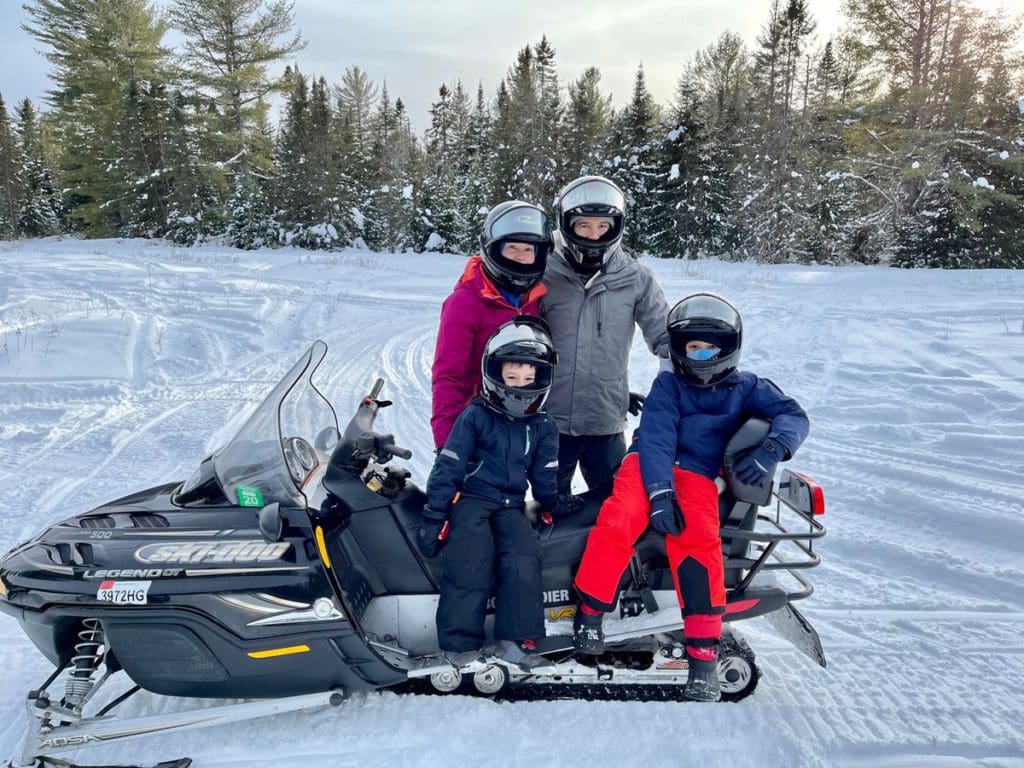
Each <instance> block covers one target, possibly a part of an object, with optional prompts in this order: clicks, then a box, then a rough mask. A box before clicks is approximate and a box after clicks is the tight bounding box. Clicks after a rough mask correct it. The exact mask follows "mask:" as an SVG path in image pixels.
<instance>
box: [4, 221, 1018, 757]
mask: <svg viewBox="0 0 1024 768" xmlns="http://www.w3.org/2000/svg"><path fill="white" fill-rule="evenodd" d="M643 263H645V264H646V265H647V266H649V267H650V268H651V269H652V270H653V271H654V274H655V276H656V277H657V278H658V280H659V282H660V283H661V285H662V286H663V287H664V289H665V292H666V294H667V296H668V298H669V300H670V301H672V302H674V301H676V300H678V299H680V298H682V297H683V296H685V295H686V294H688V293H690V292H694V291H700V290H714V291H718V292H721V293H722V294H724V295H725V296H727V297H728V298H729V299H731V300H732V301H733V302H735V303H736V304H737V305H738V306H739V307H740V309H741V311H742V312H743V315H744V323H745V327H746V337H745V352H744V365H745V367H748V368H749V369H751V370H754V371H756V372H759V373H762V374H764V375H767V376H770V377H771V378H772V379H773V380H774V381H775V382H776V383H777V384H778V385H779V386H781V387H782V388H783V389H785V390H786V391H787V392H789V393H791V394H793V395H794V396H796V397H797V398H798V399H799V400H800V401H801V402H802V403H803V404H804V406H805V407H806V408H807V410H808V412H809V414H810V416H811V420H812V429H811V435H810V438H809V439H808V441H807V443H806V444H805V446H804V447H803V448H802V450H801V451H800V452H799V453H798V455H797V456H796V458H795V460H794V461H793V462H792V466H793V467H794V468H796V469H799V470H801V471H805V472H807V473H808V474H810V475H811V476H812V477H814V478H815V479H816V480H817V481H818V482H820V483H821V484H822V485H823V487H824V489H825V493H826V499H827V502H828V513H827V515H826V516H825V518H824V522H825V524H826V525H827V526H828V527H829V534H828V536H827V537H826V538H825V539H824V540H822V541H821V542H820V543H819V544H817V545H816V546H815V551H816V552H818V553H820V555H821V557H822V561H823V564H822V565H821V566H820V567H819V568H817V569H814V570H812V571H809V572H807V576H808V577H809V578H810V579H811V581H812V582H813V583H814V585H815V588H816V589H815V592H814V594H813V595H812V596H811V597H810V598H809V599H807V600H805V601H803V602H802V603H801V605H800V608H801V610H802V611H803V612H804V613H805V614H806V615H807V617H808V619H809V620H810V622H811V623H812V624H813V625H814V626H815V627H816V629H817V630H818V631H819V633H820V634H821V637H822V643H823V645H824V648H825V652H826V655H827V656H828V659H829V666H828V668H827V669H820V668H819V667H817V666H815V665H814V664H813V663H812V662H810V661H809V660H808V659H807V658H806V657H804V656H803V655H801V654H800V653H799V652H798V651H796V650H795V649H794V648H793V647H792V646H790V645H788V644H787V643H786V642H785V641H783V640H781V639H780V638H778V637H777V636H776V635H775V634H774V632H773V630H771V629H770V628H769V627H768V625H767V624H765V623H762V622H760V621H758V620H755V621H753V622H744V623H742V624H740V625H739V629H740V630H741V631H742V633H743V634H745V635H746V637H747V639H748V640H749V641H750V643H751V645H752V646H753V648H754V650H755V652H756V653H757V654H758V659H759V663H760V665H761V667H762V670H763V677H762V680H761V683H760V686H759V687H758V689H757V691H756V692H755V693H754V695H753V696H752V697H750V698H748V699H746V700H745V701H743V702H741V703H739V704H736V705H725V704H723V705H698V704H681V703H653V702H649V703H642V704H641V703H628V702H583V701H547V702H530V703H515V704H509V703H495V702H492V701H489V700H484V699H477V698H463V697H441V696H436V697H420V696H399V695H397V694H394V693H390V692H387V691H384V692H378V693H372V694H369V695H360V696H357V697H354V698H352V699H350V700H348V701H347V702H345V703H344V704H343V705H342V706H341V707H340V708H336V709H324V710H318V711H314V712H310V713H302V714H300V713H292V714H284V715H278V716H276V717H272V718H266V719H262V720H259V721H248V722H242V723H238V724H232V725H225V726H218V727H217V728H216V730H197V731H190V732H186V733H181V734H173V735H166V736H159V737H152V738H147V739H143V740H138V741H128V742H125V743H121V744H114V745H109V746H105V747H100V748H96V749H91V750H86V751H81V752H77V753H71V754H70V755H67V757H69V758H70V759H73V760H75V761H76V762H79V763H87V764H95V763H124V762H143V763H153V762H156V761H157V760H160V759H168V758H171V757H177V756H181V755H189V756H191V757H193V758H194V759H195V765H196V766H197V767H199V768H203V767H204V766H243V765H244V766H246V767H247V768H282V767H287V768H290V767H291V766H302V767H303V768H334V767H335V766H360V767H362V766H366V767H367V768H369V767H372V766H393V765H403V766H413V767H415V766H423V767H427V766H431V767H433V766H446V765H457V766H462V765H466V766H477V765H495V766H500V765H514V766H529V768H563V767H565V766H577V765H585V766H588V768H603V767H605V766H608V767H609V768H611V767H612V766H624V765H635V766H644V768H647V767H648V766H649V767H651V768H653V767H655V766H679V765H707V766H758V768H771V767H774V766H778V767H779V768H791V767H792V766H809V767H819V766H820V767H822V768H824V767H825V766H844V767H847V768H854V767H856V768H860V767H861V766H864V767H866V766H889V767H895V766H900V767H901V768H903V767H906V766H957V768H959V767H960V766H968V765H971V766H978V765H982V766H1000V768H1006V767H1007V766H1015V767H1016V768H1022V766H1024V736H1022V733H1021V728H1020V725H1021V715H1020V713H1021V711H1022V710H1024V687H1022V686H1021V685H1020V681H1021V679H1024V642H1022V637H1024V634H1022V628H1024V589H1022V588H1021V584H1022V582H1024V555H1022V549H1021V544H1020V542H1021V541H1022V540H1024V494H1022V491H1024V483H1022V480H1021V464H1022V458H1021V457H1022V456H1024V293H1022V291H1024V275H1022V274H1021V273H1020V272H1013V271H1009V270H991V271H969V270H965V271H939V270H893V269H886V268H882V267H845V268H836V267H821V266H800V265H789V264H787V265H777V266H757V265H753V264H749V263H727V262H721V261H717V260H700V261H688V260H678V261H660V260H651V259H643ZM463 265H464V260H463V259H462V258H459V257H456V256H450V255H441V254H412V253H407V254H397V255H396V254H379V253H373V252H370V251H367V250H348V251H343V252H339V253H322V252H302V251H298V250H294V249H280V250H261V251H254V252H242V251H235V250H231V249H227V248H217V247H212V246H211V247H203V248H197V249H183V248H178V247H170V246H165V245H159V244H154V243H151V242H146V241H141V240H95V241H77V240H72V239H64V240H60V239H46V240H42V241H28V242H19V243H0V276H2V279H0V550H2V551H6V550H7V549H8V548H9V547H11V546H13V545H15V544H16V543H17V542H19V541H20V540H22V539H24V538H26V537H28V536H30V535H32V534H34V533H36V532H37V531H38V530H39V529H40V528H42V527H44V526H46V525H49V524H51V523H53V522H56V521H57V520H60V519H62V518H65V517H67V516H70V515H72V514H75V513H78V512H82V511H84V510H87V509H89V508H91V507H93V506H95V505H98V504H100V503H102V502H104V501H106V500H109V499H112V498H114V497H116V496H120V495H123V494H125V493H128V492H130V491H132V490H136V489H141V488H145V487H148V486H152V485H156V484H158V483H161V482H164V481H167V480H169V479H176V478H178V479H180V478H184V477H186V476H187V475H188V474H189V473H190V472H191V470H192V469H193V468H194V466H195V465H196V463H197V462H198V461H199V459H200V458H202V456H203V455H205V454H206V453H207V452H208V451H209V450H210V449H212V448H213V447H214V446H215V445H217V443H218V442H219V441H220V440H223V439H225V438H226V437H227V436H228V433H229V432H230V431H231V427H230V425H231V424H237V423H238V421H239V419H240V417H241V416H242V414H243V413H245V412H246V411H247V409H250V408H252V407H253V406H254V405H255V404H256V403H257V402H258V401H259V400H260V399H262V397H263V396H264V395H265V394H266V393H267V391H268V390H269V388H270V387H271V386H272V384H273V383H274V382H275V381H276V380H277V379H278V378H279V377H280V376H281V375H282V374H283V373H284V371H285V370H286V369H287V368H288V367H289V366H290V365H291V364H292V363H293V362H294V360H295V359H297V358H298V356H299V354H301V352H302V351H304V350H305V348H306V347H307V346H308V345H309V344H310V343H311V342H312V341H313V340H314V339H316V338H322V339H324V340H325V341H326V342H327V344H328V346H329V351H328V356H327V360H326V362H325V365H324V366H323V368H322V371H321V375H320V376H319V378H318V383H319V384H320V387H321V389H322V390H323V392H324V393H325V395H327V397H329V398H330V399H331V401H332V402H333V403H334V404H335V406H336V408H337V409H338V411H339V414H340V415H341V417H342V418H343V419H344V418H347V414H349V413H351V411H352V410H353V409H354V408H355V405H356V403H357V401H358V398H359V397H360V396H361V395H362V394H363V393H364V392H365V390H366V388H367V387H368V386H369V384H370V383H372V381H373V379H374V378H375V377H376V376H378V375H380V376H383V377H384V378H385V379H386V381H387V384H386V388H385V390H384V395H385V396H386V397H388V398H389V399H392V400H394V401H395V405H394V406H393V407H392V408H388V409H386V410H385V411H383V412H382V414H381V418H380V425H381V427H382V429H383V431H391V432H394V433H395V434H396V437H397V438H398V439H399V443H400V444H403V445H406V446H409V447H411V448H412V449H413V451H414V457H413V459H412V460H411V461H409V462H407V465H408V466H409V468H410V469H411V470H412V472H413V475H414V477H415V478H416V479H417V480H418V481H420V482H423V480H424V478H425V477H426V474H427V472H428V470H429V467H430V458H431V451H430V450H429V446H430V439H431V438H430V429H429V424H428V414H429V398H430V365H431V361H432V355H433V348H434V339H435V335H436V332H437V318H438V312H439V309H440V306H441V302H442V301H443V299H444V298H445V297H446V296H447V294H448V292H449V291H450V289H451V287H452V285H454V284H455V282H456V280H457V279H458V277H459V275H460V274H461V271H462V268H463ZM657 367H658V366H657V362H656V361H655V359H654V358H653V357H651V356H650V354H649V353H648V352H647V350H646V347H645V345H644V344H643V343H642V340H641V339H639V338H638V339H637V341H636V343H635V344H634V347H633V352H632V358H631V368H630V381H631V385H632V389H634V390H644V389H646V387H647V386H648V385H649V382H650V381H651V379H652V377H653V376H654V374H655V373H656V371H657ZM154 652H157V653H158V652H159V649H154ZM49 672H50V666H49V664H48V663H47V662H46V661H45V660H44V659H43V658H42V657H41V656H40V654H39V653H38V652H37V651H36V650H35V648H34V647H33V646H32V645H31V643H30V642H29V640H28V639H27V638H26V637H25V635H24V634H23V633H22V632H21V630H20V628H19V627H18V625H17V623H16V622H15V621H14V620H13V619H12V618H11V617H8V616H6V615H5V614H4V615H0V761H2V760H4V759H7V758H8V757H10V756H14V755H16V754H17V752H18V750H19V748H20V743H21V739H22V736H23V734H24V732H25V728H26V713H25V706H24V696H25V694H26V692H27V691H28V690H30V689H31V688H33V687H36V686H37V685H38V684H40V683H41V682H42V681H43V679H44V678H45V677H46V676H47V675H48V674H49ZM202 704H203V702H200V701H198V700H190V701H181V700H174V699H168V698H161V697H157V696H153V695H151V694H142V695H140V696H139V697H137V698H135V699H133V700H132V701H130V702H129V703H128V704H127V705H126V706H125V707H124V708H123V710H122V712H123V714H127V715H144V714H154V713H158V712H160V713H163V712H173V711H177V710H180V709H186V708H190V707H193V706H199V705H202Z"/></svg>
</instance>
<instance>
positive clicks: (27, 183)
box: [0, 97, 61, 237]
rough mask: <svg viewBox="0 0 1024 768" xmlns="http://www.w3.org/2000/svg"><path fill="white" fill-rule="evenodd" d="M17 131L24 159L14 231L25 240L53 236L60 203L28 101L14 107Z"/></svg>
mask: <svg viewBox="0 0 1024 768" xmlns="http://www.w3.org/2000/svg"><path fill="white" fill-rule="evenodd" d="M0 103H2V97H0ZM17 132H18V136H19V137H20V139H21V148H22V156H23V158H24V168H23V170H22V179H23V180H24V193H23V196H22V200H21V205H20V207H19V210H18V228H19V229H20V230H21V232H22V233H23V234H24V235H26V236H28V237H45V236H46V235H53V234H56V233H57V232H59V231H60V211H61V206H60V200H59V197H58V195H57V192H56V190H55V189H54V183H53V172H52V171H51V170H50V169H49V168H48V167H47V165H46V160H45V156H44V153H43V147H42V136H41V134H40V129H39V121H38V119H37V117H36V111H35V107H34V106H33V105H32V100H31V99H24V100H23V101H22V102H21V104H20V105H19V106H18V111H17Z"/></svg>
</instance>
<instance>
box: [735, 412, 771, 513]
mask: <svg viewBox="0 0 1024 768" xmlns="http://www.w3.org/2000/svg"><path fill="white" fill-rule="evenodd" d="M771 428H772V423H771V422H770V421H768V420H767V419H759V418H750V419H747V420H746V421H745V422H743V424H742V425H741V426H740V428H739V429H738V430H736V433H735V434H734V435H733V436H732V438H731V439H730V440H729V442H728V444H727V445H726V446H725V460H724V461H723V466H724V468H725V485H726V488H727V489H728V490H729V493H731V494H732V496H733V498H734V499H736V501H746V502H749V503H750V504H756V505H757V506H759V507H763V506H765V505H766V504H767V503H768V502H769V501H771V498H772V483H771V482H768V483H765V485H764V486H759V485H747V484H746V483H742V482H740V481H739V480H737V479H736V475H734V474H733V471H732V467H733V464H734V462H735V461H736V459H738V458H739V457H740V456H742V455H743V454H744V453H746V452H747V451H749V450H752V449H753V448H756V447H757V446H759V445H760V444H761V443H762V442H764V439H765V438H766V437H767V436H768V432H769V431H771Z"/></svg>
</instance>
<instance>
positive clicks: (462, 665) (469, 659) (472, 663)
mask: <svg viewBox="0 0 1024 768" xmlns="http://www.w3.org/2000/svg"><path fill="white" fill-rule="evenodd" d="M443 655H444V660H445V661H447V662H448V663H449V664H451V665H452V666H453V667H455V668H456V669H458V670H460V671H462V672H477V671H479V670H481V669H483V668H484V667H485V666H487V662H486V660H485V659H484V656H483V653H481V652H480V651H444V653H443Z"/></svg>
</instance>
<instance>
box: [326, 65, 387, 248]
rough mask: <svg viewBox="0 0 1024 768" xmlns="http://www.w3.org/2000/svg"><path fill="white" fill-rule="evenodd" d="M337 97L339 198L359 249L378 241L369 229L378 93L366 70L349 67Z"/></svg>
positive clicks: (336, 139)
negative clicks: (367, 226)
mask: <svg viewBox="0 0 1024 768" xmlns="http://www.w3.org/2000/svg"><path fill="white" fill-rule="evenodd" d="M334 93H335V97H336V99H337V103H338V109H337V113H336V115H335V122H334V129H333V131H332V132H333V134H334V145H335V146H336V148H337V152H338V167H339V169H340V175H339V178H338V189H339V191H338V194H339V197H340V198H341V199H343V200H344V201H345V203H346V205H347V208H346V229H347V230H349V231H350V232H351V233H352V237H353V240H354V242H355V243H356V244H357V245H367V244H368V242H369V240H373V239H374V236H373V234H372V233H368V232H366V231H365V228H366V225H367V221H368V219H367V214H368V213H369V208H370V202H371V197H372V192H373V189H374V183H375V179H374V176H375V172H374V169H373V167H372V165H371V158H372V151H373V133H374V129H373V114H374V109H375V107H376V104H377V94H378V89H377V86H376V84H374V82H373V81H372V80H371V79H370V77H369V75H367V74H366V72H364V71H363V70H362V69H360V68H359V67H348V68H347V69H346V70H345V72H344V74H343V75H342V78H341V85H339V86H335V89H334ZM367 235H369V237H367Z"/></svg>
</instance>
